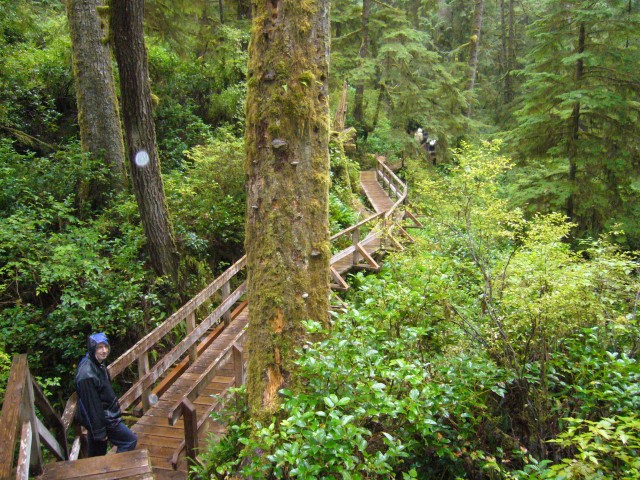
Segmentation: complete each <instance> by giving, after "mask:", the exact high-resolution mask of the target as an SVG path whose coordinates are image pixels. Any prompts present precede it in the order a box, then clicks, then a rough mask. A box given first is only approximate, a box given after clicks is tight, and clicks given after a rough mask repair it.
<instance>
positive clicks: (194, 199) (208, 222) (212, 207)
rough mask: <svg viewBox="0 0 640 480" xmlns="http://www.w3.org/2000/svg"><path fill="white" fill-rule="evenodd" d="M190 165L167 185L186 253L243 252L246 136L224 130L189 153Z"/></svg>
mask: <svg viewBox="0 0 640 480" xmlns="http://www.w3.org/2000/svg"><path fill="white" fill-rule="evenodd" d="M187 158H188V163H187V164H185V170H184V171H182V172H180V171H176V172H172V173H171V174H170V175H168V176H167V178H166V181H165V187H166V191H167V197H168V201H169V204H170V207H171V211H172V212H173V214H174V215H175V228H176V232H177V233H178V235H179V236H180V237H181V239H182V242H183V244H184V247H185V249H186V253H188V254H189V255H192V256H194V258H199V259H201V260H208V261H209V262H210V265H211V266H212V267H214V266H215V265H217V264H218V263H219V262H220V261H221V260H222V261H226V262H230V261H233V260H235V259H237V258H238V257H239V255H240V254H241V251H242V246H243V241H244V213H245V208H246V205H245V203H246V200H245V198H246V197H245V192H244V170H243V162H244V141H243V139H242V138H237V137H235V136H234V135H233V134H232V133H231V132H230V131H229V130H227V129H220V130H218V132H217V136H216V137H215V138H213V139H212V140H211V141H210V142H208V143H207V144H205V145H202V146H199V147H194V148H193V149H191V150H189V151H188V152H187Z"/></svg>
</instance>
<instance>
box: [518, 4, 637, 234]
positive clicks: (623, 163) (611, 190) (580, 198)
mask: <svg viewBox="0 0 640 480" xmlns="http://www.w3.org/2000/svg"><path fill="white" fill-rule="evenodd" d="M629 5H631V4H630V3H629V1H628V0H611V1H608V2H590V1H586V0H572V1H567V2H555V1H550V0H549V1H545V2H542V4H541V10H540V12H539V20H538V21H536V22H535V23H534V24H533V25H532V28H531V32H530V34H531V40H532V42H533V43H532V47H531V50H530V52H529V55H528V62H529V64H528V66H527V67H526V68H525V70H524V75H525V78H526V83H525V86H524V88H525V90H524V93H523V96H522V97H521V99H520V101H521V102H522V108H521V109H520V110H519V112H518V119H519V125H518V127H517V128H516V129H515V130H514V131H513V132H512V135H511V138H512V140H513V142H514V146H515V148H516V149H517V151H519V152H520V154H521V157H522V162H523V163H524V164H526V165H528V166H529V167H531V168H533V167H534V165H536V164H537V165H538V167H539V168H536V169H535V171H536V172H537V176H535V177H534V176H531V172H529V180H528V181H527V186H528V187H529V188H528V189H521V193H527V192H528V193H529V198H524V199H523V200H526V201H533V202H535V203H537V204H538V205H539V206H541V205H542V204H546V206H548V207H549V208H562V209H563V210H564V211H565V212H566V213H567V215H568V216H569V217H570V218H571V219H572V220H573V221H574V222H576V223H577V224H578V225H579V233H581V234H585V233H597V232H599V231H601V230H602V229H603V228H605V227H607V226H611V225H612V224H613V223H615V222H622V223H623V224H625V229H626V230H627V231H628V233H629V234H630V235H631V236H632V237H634V238H633V240H632V241H633V242H634V243H635V244H636V245H637V244H638V243H637V242H639V241H640V228H639V227H638V225H637V221H636V220H635V218H637V214H638V211H637V209H638V207H637V205H638V202H637V200H638V194H639V193H640V192H639V190H640V189H639V188H638V185H639V184H638V163H639V162H640V127H639V123H638V120H639V116H640V103H638V100H637V99H638V94H639V93H640V82H638V80H637V67H638V65H639V64H640V54H639V50H638V44H639V36H638V32H640V17H639V14H638V9H637V5H634V8H633V9H631V11H630V9H629ZM536 179H537V180H539V181H538V182H537V183H536Z"/></svg>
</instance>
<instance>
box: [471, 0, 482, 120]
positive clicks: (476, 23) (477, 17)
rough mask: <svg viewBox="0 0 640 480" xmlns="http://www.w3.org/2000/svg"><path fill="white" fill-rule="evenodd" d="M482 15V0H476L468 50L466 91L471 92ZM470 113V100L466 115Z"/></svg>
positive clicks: (473, 85)
mask: <svg viewBox="0 0 640 480" xmlns="http://www.w3.org/2000/svg"><path fill="white" fill-rule="evenodd" d="M483 17H484V0H476V6H475V9H474V12H473V31H472V32H471V39H470V42H469V44H470V51H469V61H468V66H469V80H468V82H467V91H469V92H472V91H473V89H474V87H475V84H476V77H477V75H478V52H479V49H480V48H479V47H480V34H481V33H482V19H483ZM469 115H471V101H469V108H468V110H467V116H469Z"/></svg>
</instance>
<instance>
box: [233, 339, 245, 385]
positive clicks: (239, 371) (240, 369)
mask: <svg viewBox="0 0 640 480" xmlns="http://www.w3.org/2000/svg"><path fill="white" fill-rule="evenodd" d="M242 352H243V350H242V346H240V345H238V344H236V343H234V344H233V373H234V379H235V386H236V388H240V387H241V386H242V385H244V361H243V359H242Z"/></svg>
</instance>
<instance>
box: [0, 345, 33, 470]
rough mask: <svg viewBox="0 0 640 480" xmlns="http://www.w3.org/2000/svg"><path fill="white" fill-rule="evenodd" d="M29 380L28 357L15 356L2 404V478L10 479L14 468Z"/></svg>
mask: <svg viewBox="0 0 640 480" xmlns="http://www.w3.org/2000/svg"><path fill="white" fill-rule="evenodd" d="M26 380H27V356H26V355H25V354H22V355H15V356H14V357H13V361H12V362H11V370H10V372H9V380H8V381H7V388H6V390H5V394H4V401H3V402H2V415H0V445H1V446H2V447H1V448H0V478H1V479H3V480H4V479H5V478H10V477H11V470H12V468H13V453H14V448H15V444H16V440H17V438H18V431H19V429H20V428H21V427H22V425H21V423H20V419H21V415H20V413H21V412H20V407H21V406H22V396H23V394H24V390H25V387H26V383H27V382H26Z"/></svg>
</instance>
